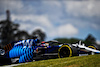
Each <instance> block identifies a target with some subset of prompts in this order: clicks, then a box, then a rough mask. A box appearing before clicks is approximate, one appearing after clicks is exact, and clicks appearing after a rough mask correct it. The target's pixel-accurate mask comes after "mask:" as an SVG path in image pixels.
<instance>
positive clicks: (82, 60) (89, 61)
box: [17, 54, 100, 67]
mask: <svg viewBox="0 0 100 67" xmlns="http://www.w3.org/2000/svg"><path fill="white" fill-rule="evenodd" d="M17 67H100V54H98V55H88V56H75V57H66V58H57V59H49V60H41V61H35V62H28V64H24V65H19V66H17Z"/></svg>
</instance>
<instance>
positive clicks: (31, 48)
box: [4, 39, 100, 63]
mask: <svg viewBox="0 0 100 67" xmlns="http://www.w3.org/2000/svg"><path fill="white" fill-rule="evenodd" d="M4 49H5V56H6V57H8V58H19V63H24V62H31V61H33V60H45V59H50V58H63V57H72V56H79V55H80V54H92V55H93V54H99V53H100V51H99V50H100V46H98V45H91V46H85V44H82V45H81V41H80V42H79V43H76V44H68V43H60V42H58V41H56V40H52V41H46V42H45V41H43V42H41V43H39V41H38V39H28V40H22V41H19V42H17V43H13V46H12V44H8V45H7V46H6V47H5V48H4Z"/></svg>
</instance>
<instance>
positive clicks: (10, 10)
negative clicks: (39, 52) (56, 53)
mask: <svg viewBox="0 0 100 67" xmlns="http://www.w3.org/2000/svg"><path fill="white" fill-rule="evenodd" d="M4 22H7V23H8V24H3V23H4ZM12 23H13V24H12ZM0 24H1V25H2V26H1V25H0V38H1V40H0V43H1V45H5V44H7V43H9V42H12V41H15V40H16V41H17V40H21V39H28V38H31V37H32V36H33V35H37V36H40V37H38V38H40V39H41V41H42V40H46V41H48V40H52V39H64V40H65V39H66V40H68V39H70V40H71V38H72V39H75V38H77V39H78V40H84V41H86V40H88V39H90V40H91V41H93V43H94V42H95V43H97V44H100V1H99V0H85V1H84V0H0ZM9 24H11V25H9ZM5 25H6V26H7V25H8V27H6V28H4V27H5ZM14 25H15V26H14ZM9 26H10V27H11V26H14V27H15V30H16V31H13V32H11V31H10V32H9V30H7V29H8V28H9V29H13V27H11V28H10V27H9ZM1 29H3V30H5V31H6V32H4V31H3V33H2V31H1ZM8 32H9V33H8ZM12 33H13V34H14V35H13V36H12V35H11V34H12ZM23 34H25V36H23ZM40 34H41V35H42V36H41V35H40ZM10 35H11V36H10ZM26 36H27V37H26ZM7 37H8V39H7ZM20 37H22V38H20ZM10 39H11V40H10ZM8 40H10V41H8ZM60 41H61V40H60ZM66 42H67V41H66Z"/></svg>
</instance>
